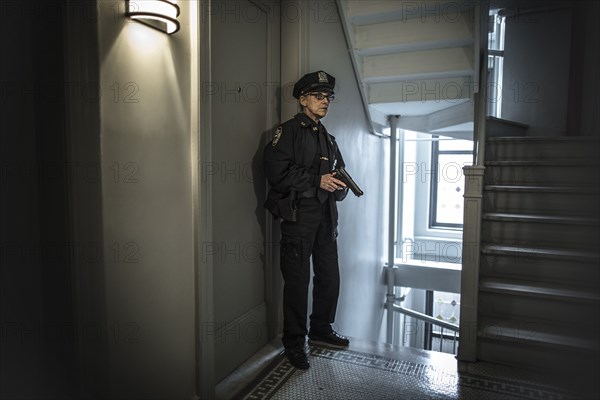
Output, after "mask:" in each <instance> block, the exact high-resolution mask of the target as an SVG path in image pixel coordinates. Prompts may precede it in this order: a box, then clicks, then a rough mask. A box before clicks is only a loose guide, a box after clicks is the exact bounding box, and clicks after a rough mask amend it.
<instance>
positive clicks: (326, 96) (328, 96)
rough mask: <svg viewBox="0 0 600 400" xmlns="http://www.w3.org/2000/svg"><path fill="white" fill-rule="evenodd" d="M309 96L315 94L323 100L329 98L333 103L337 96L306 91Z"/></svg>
mask: <svg viewBox="0 0 600 400" xmlns="http://www.w3.org/2000/svg"><path fill="white" fill-rule="evenodd" d="M306 94H307V95H309V96H314V97H315V98H316V99H317V100H319V101H322V100H324V99H327V100H329V102H330V103H331V102H332V101H333V100H335V96H334V95H332V94H325V93H314V92H313V93H306Z"/></svg>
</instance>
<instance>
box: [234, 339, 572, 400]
mask: <svg viewBox="0 0 600 400" xmlns="http://www.w3.org/2000/svg"><path fill="white" fill-rule="evenodd" d="M310 361H311V366H310V368H309V369H308V370H305V371H301V370H298V369H295V368H294V367H292V366H291V365H290V364H289V362H288V361H287V359H286V358H285V357H284V356H283V354H279V355H278V356H277V357H276V358H275V359H274V360H273V361H272V362H271V364H270V365H269V366H268V367H266V368H265V370H264V371H263V372H262V373H261V374H260V375H259V376H258V377H257V379H256V380H255V381H254V382H253V383H252V384H251V385H249V386H248V388H246V390H245V391H243V393H242V394H241V395H240V396H239V397H236V399H238V398H239V399H244V400H259V399H260V400H266V399H272V400H296V399H297V400H303V399H306V400H315V399H323V400H325V399H327V400H330V399H340V400H341V399H344V400H352V399H356V400H364V399H368V400H383V399H390V400H391V399H411V400H412V399H467V400H469V399H478V400H479V399H486V400H487V399H489V400H512V399H532V400H537V399H543V400H570V399H574V398H575V397H573V396H572V395H571V394H569V393H566V392H564V391H561V390H560V389H558V388H554V387H551V386H547V385H542V384H534V383H530V382H525V381H520V380H512V379H506V378H496V377H491V376H485V375H477V374H473V373H460V374H459V373H458V372H456V371H450V370H446V369H443V368H440V367H435V366H431V365H425V364H418V363H413V362H408V361H402V360H394V359H390V358H386V357H381V356H376V355H372V354H366V353H360V352H356V351H352V350H332V349H328V348H324V347H316V346H312V347H311V348H310Z"/></svg>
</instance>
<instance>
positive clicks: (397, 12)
mask: <svg viewBox="0 0 600 400" xmlns="http://www.w3.org/2000/svg"><path fill="white" fill-rule="evenodd" d="M337 3H338V10H339V12H340V17H341V20H342V25H343V27H344V32H345V35H346V39H347V42H348V46H349V51H350V55H351V57H352V61H353V64H354V68H355V72H356V76H357V80H358V81H359V82H360V89H361V95H362V97H363V102H364V103H365V105H366V108H367V112H368V113H369V117H370V120H371V121H372V124H373V126H374V127H375V130H376V131H377V132H382V131H383V128H385V127H387V126H388V121H387V116H388V115H401V116H402V118H401V119H400V121H399V123H400V125H399V128H403V129H409V130H416V131H419V132H427V133H438V132H441V131H442V130H443V131H444V132H445V135H446V136H456V137H461V138H468V139H470V138H471V137H472V131H473V125H472V121H473V104H472V99H473V90H474V88H475V87H476V85H475V83H474V82H475V81H476V74H477V72H476V71H478V65H477V62H478V59H477V57H475V54H479V48H476V47H475V43H476V37H475V36H476V30H475V29H474V26H476V23H477V17H478V14H477V15H476V13H478V12H479V9H478V8H477V7H475V6H474V5H475V4H476V3H474V2H473V1H448V0H440V1H435V2H427V1H418V2H415V1H404V0H394V1H390V0H369V1H365V0H337ZM477 40H478V39H477ZM477 43H478V42H477Z"/></svg>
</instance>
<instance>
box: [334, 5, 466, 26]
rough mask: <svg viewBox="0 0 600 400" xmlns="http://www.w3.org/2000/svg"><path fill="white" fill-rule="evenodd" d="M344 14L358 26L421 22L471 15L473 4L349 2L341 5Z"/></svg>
mask: <svg viewBox="0 0 600 400" xmlns="http://www.w3.org/2000/svg"><path fill="white" fill-rule="evenodd" d="M342 5H344V6H345V14H347V15H348V17H349V19H350V22H352V24H354V25H357V26H360V25H367V24H376V23H382V22H388V21H404V22H406V21H410V20H413V19H414V20H418V21H423V20H427V19H431V20H434V21H436V20H439V19H440V18H441V17H440V15H443V16H444V17H445V18H447V19H450V17H447V16H446V15H448V13H450V12H456V11H459V12H462V13H469V12H470V13H471V14H472V13H473V4H472V3H470V2H455V1H449V0H440V1H436V2H435V4H428V3H422V2H405V1H390V0H369V1H364V0H350V1H345V2H343V3H342Z"/></svg>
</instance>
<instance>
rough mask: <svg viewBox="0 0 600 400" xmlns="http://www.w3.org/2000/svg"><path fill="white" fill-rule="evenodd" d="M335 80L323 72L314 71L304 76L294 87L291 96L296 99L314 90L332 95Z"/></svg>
mask: <svg viewBox="0 0 600 400" xmlns="http://www.w3.org/2000/svg"><path fill="white" fill-rule="evenodd" d="M334 87H335V78H334V77H333V76H331V75H329V74H328V73H327V72H325V71H316V72H311V73H309V74H306V75H304V76H303V77H302V78H300V80H299V81H298V82H296V84H295V85H294V92H293V93H292V94H293V96H294V97H295V98H296V99H298V98H300V96H302V95H303V94H305V93H308V92H312V91H316V90H327V91H329V92H331V93H333V88H334Z"/></svg>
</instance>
